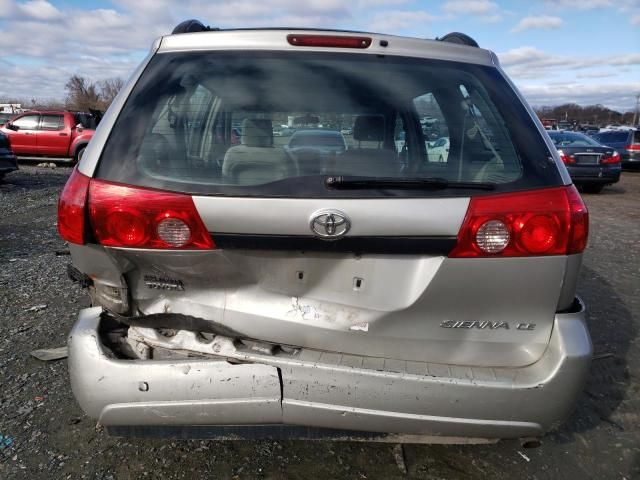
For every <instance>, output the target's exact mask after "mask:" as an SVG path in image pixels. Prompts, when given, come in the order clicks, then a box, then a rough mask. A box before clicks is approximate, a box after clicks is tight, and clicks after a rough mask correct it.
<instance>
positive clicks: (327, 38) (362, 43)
mask: <svg viewBox="0 0 640 480" xmlns="http://www.w3.org/2000/svg"><path fill="white" fill-rule="evenodd" d="M287 42H289V44H290V45H294V46H296V47H334V48H369V46H371V38H370V37H351V36H349V37H342V36H338V35H294V34H291V35H287Z"/></svg>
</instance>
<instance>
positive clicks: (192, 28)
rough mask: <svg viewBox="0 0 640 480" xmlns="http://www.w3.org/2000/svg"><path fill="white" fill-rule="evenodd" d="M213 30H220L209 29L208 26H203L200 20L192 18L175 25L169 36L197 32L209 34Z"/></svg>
mask: <svg viewBox="0 0 640 480" xmlns="http://www.w3.org/2000/svg"><path fill="white" fill-rule="evenodd" d="M214 30H220V29H219V28H215V27H214V28H211V27H210V26H208V25H207V26H205V25H204V24H203V23H202V22H201V21H200V20H196V19H194V18H192V19H190V20H185V21H184V22H180V23H179V24H178V25H176V28H174V29H173V31H172V32H171V35H176V34H179V33H197V32H210V31H214Z"/></svg>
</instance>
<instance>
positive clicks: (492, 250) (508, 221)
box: [449, 185, 589, 258]
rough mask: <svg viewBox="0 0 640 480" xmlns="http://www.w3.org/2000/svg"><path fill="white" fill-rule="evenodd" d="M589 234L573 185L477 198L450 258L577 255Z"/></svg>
mask: <svg viewBox="0 0 640 480" xmlns="http://www.w3.org/2000/svg"><path fill="white" fill-rule="evenodd" d="M588 230H589V215H588V212H587V208H586V207H585V205H584V203H583V202H582V198H580V195H579V194H578V192H577V190H576V189H575V187H574V186H573V185H571V186H568V187H559V188H551V189H547V190H537V191H533V192H517V193H506V194H499V195H490V196H485V197H475V198H472V199H471V202H470V203H469V208H468V210H467V215H466V217H465V219H464V222H463V224H462V227H461V228H460V232H459V233H458V243H457V245H456V247H455V248H454V249H453V250H452V251H451V253H450V254H449V257H451V258H464V257H526V256H536V255H568V254H572V253H580V252H582V251H583V250H584V249H585V247H586V245H587V235H588Z"/></svg>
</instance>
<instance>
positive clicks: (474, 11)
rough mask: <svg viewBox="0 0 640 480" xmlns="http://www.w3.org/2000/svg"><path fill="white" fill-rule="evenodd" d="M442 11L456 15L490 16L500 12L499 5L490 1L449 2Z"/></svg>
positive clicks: (464, 0) (466, 0)
mask: <svg viewBox="0 0 640 480" xmlns="http://www.w3.org/2000/svg"><path fill="white" fill-rule="evenodd" d="M442 10H443V11H444V12H445V13H451V14H454V15H457V14H470V15H488V14H492V13H494V12H496V11H497V10H498V4H497V3H495V2H491V1H489V0H448V1H447V2H445V4H444V5H443V6H442Z"/></svg>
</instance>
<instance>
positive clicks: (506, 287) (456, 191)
mask: <svg viewBox="0 0 640 480" xmlns="http://www.w3.org/2000/svg"><path fill="white" fill-rule="evenodd" d="M189 25H190V26H189V28H188V29H187V30H188V31H189V32H192V33H181V32H182V30H184V28H181V29H178V30H177V31H175V33H174V34H173V35H169V36H165V37H162V38H161V39H159V40H158V41H157V42H156V43H155V44H154V46H153V48H152V51H151V53H150V55H149V57H148V58H147V59H146V60H145V61H144V62H143V64H142V65H141V66H140V67H139V69H138V70H137V71H136V72H135V73H134V75H133V76H132V78H131V79H130V80H129V82H128V84H127V85H126V86H125V88H124V89H123V90H122V92H121V93H120V95H119V96H118V98H117V99H116V100H115V102H114V104H113V105H112V106H111V108H110V109H109V111H108V113H107V114H106V116H105V117H104V119H103V120H102V122H101V124H100V126H99V128H98V130H97V131H96V134H95V136H94V138H93V140H92V142H91V144H90V145H89V147H88V148H87V150H86V153H85V155H84V157H83V159H82V161H81V162H80V164H79V166H78V167H77V169H76V170H74V172H73V174H72V175H71V178H70V179H69V181H68V183H67V185H66V187H65V189H64V191H63V193H62V195H61V198H60V203H59V221H58V227H59V231H60V234H61V235H62V237H63V238H64V239H65V240H67V241H68V242H69V247H70V250H71V257H72V265H70V267H69V273H70V275H71V276H72V278H74V279H75V280H77V281H79V282H80V283H81V284H82V285H83V286H85V287H86V288H87V289H88V293H89V295H90V296H91V300H92V304H93V307H92V308H88V309H85V310H82V311H81V312H80V315H79V319H78V321H77V323H76V324H75V326H74V328H73V330H72V332H71V334H70V337H69V353H70V356H69V367H70V375H71V384H72V388H73V392H74V394H75V396H76V398H77V400H78V402H79V403H80V406H81V407H82V408H83V410H84V411H85V412H86V413H87V414H88V415H90V416H91V417H94V418H97V419H98V420H99V422H100V423H101V424H103V425H104V426H106V428H107V429H108V431H109V432H110V433H112V434H114V435H165V436H203V435H206V436H222V437H224V438H228V437H229V436H232V437H233V438H238V437H254V438H255V437H256V436H257V437H269V438H271V437H274V436H296V437H302V438H309V437H312V438H316V437H318V436H321V437H325V438H347V437H348V438H359V437H361V438H369V439H385V440H391V439H397V438H402V439H403V441H434V442H437V441H444V440H445V439H448V440H447V441H450V439H451V437H469V438H471V439H481V438H482V439H487V438H488V439H497V438H505V437H524V436H539V435H542V434H543V433H544V432H546V431H548V430H549V429H551V428H552V427H554V426H557V425H558V424H559V423H560V422H561V421H562V420H563V419H564V418H565V417H566V416H567V415H568V414H569V413H570V411H571V409H572V406H573V404H574V402H575V399H576V397H577V395H578V394H579V392H580V390H581V388H582V385H583V383H584V379H585V375H586V373H587V370H588V366H589V361H590V357H591V342H590V339H589V335H588V332H587V328H586V325H585V320H584V316H585V308H584V305H583V303H582V302H581V300H580V299H578V298H577V297H576V296H575V290H576V282H577V277H578V270H579V267H580V263H581V259H582V252H583V250H584V249H585V246H586V242H587V230H588V214H587V210H586V208H585V206H584V204H583V203H582V200H581V198H580V196H579V195H578V193H577V192H576V189H575V188H574V186H573V185H572V184H571V180H570V178H569V176H568V174H567V172H566V169H565V167H564V166H563V165H562V162H561V161H560V159H559V158H558V154H557V152H556V149H555V148H554V146H553V144H552V143H551V141H550V140H549V138H548V136H547V135H546V133H545V132H544V129H543V128H542V126H541V125H540V122H539V121H538V120H537V118H536V117H535V115H534V114H533V112H532V110H531V109H530V108H529V106H528V105H527V104H526V102H525V101H524V100H523V99H522V97H521V96H520V94H519V93H518V92H517V90H516V89H515V88H514V87H513V85H512V84H511V83H510V81H509V80H508V79H507V78H506V76H505V74H504V72H503V71H502V70H501V68H500V66H499V63H498V59H497V58H496V56H495V55H494V54H493V53H492V52H490V51H487V50H483V49H481V48H478V47H477V45H475V42H473V41H472V40H471V39H469V38H468V37H466V36H464V35H460V34H454V35H449V36H447V37H445V38H444V39H443V40H421V39H413V38H402V37H394V36H387V35H379V34H369V33H353V32H336V31H317V30H307V31H305V30H283V29H269V30H228V31H209V30H208V29H207V28H204V27H202V26H201V25H200V24H198V23H195V22H191V23H190V24H189ZM194 25H195V27H194ZM198 30H201V31H198ZM425 125H427V126H428V129H426V128H425ZM284 126H286V128H287V129H291V131H306V132H308V131H318V132H320V133H319V134H318V135H311V134H308V135H307V137H308V140H305V143H304V146H301V147H297V148H289V145H288V143H289V140H290V138H289V137H283V136H281V135H275V136H274V130H276V131H280V130H281V129H282V128H284ZM321 131H328V132H341V131H351V132H352V135H347V136H345V137H344V138H345V143H346V149H345V148H344V147H341V148H335V149H332V148H328V146H327V145H326V142H323V141H322V139H323V138H325V137H326V135H322V134H321ZM401 137H402V138H404V139H405V141H404V142H403V143H402V144H400V145H398V144H397V142H396V141H395V139H397V138H401ZM431 137H435V138H445V139H447V143H448V145H449V149H448V151H447V152H445V153H444V156H443V155H442V153H441V152H440V156H441V157H443V158H439V159H438V161H434V155H430V152H429V149H430V148H432V147H431V145H432V144H433V142H431V141H430V140H431ZM291 138H293V137H291ZM314 139H318V142H317V143H314V141H313V140H314ZM225 436H226V437H225ZM467 441H468V440H467Z"/></svg>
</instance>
